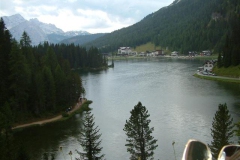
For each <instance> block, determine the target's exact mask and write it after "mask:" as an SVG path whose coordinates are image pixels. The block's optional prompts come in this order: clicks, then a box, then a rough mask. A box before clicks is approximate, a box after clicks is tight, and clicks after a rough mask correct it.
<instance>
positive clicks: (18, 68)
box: [8, 42, 30, 112]
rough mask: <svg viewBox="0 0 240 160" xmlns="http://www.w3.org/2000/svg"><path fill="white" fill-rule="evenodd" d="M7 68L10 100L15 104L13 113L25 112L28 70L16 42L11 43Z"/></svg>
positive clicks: (28, 79) (27, 95) (28, 78)
mask: <svg viewBox="0 0 240 160" xmlns="http://www.w3.org/2000/svg"><path fill="white" fill-rule="evenodd" d="M9 66H10V68H9V70H10V75H9V77H8V78H9V80H10V83H11V85H10V90H11V92H12V95H11V98H12V99H13V100H14V102H15V105H14V107H15V108H14V111H16V110H17V111H20V112H25V111H26V107H27V101H28V97H29V94H28V90H29V88H28V87H29V83H30V69H29V67H28V65H27V63H26V59H25V56H24V55H23V54H22V52H21V50H20V47H19V45H18V43H17V42H14V43H13V46H12V51H11V53H10V60H9Z"/></svg>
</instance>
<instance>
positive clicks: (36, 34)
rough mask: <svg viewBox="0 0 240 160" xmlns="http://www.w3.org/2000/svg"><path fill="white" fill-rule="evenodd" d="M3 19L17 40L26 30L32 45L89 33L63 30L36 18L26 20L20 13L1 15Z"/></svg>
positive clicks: (55, 41)
mask: <svg viewBox="0 0 240 160" xmlns="http://www.w3.org/2000/svg"><path fill="white" fill-rule="evenodd" d="M2 18H3V21H4V23H5V25H6V27H7V29H9V30H10V32H11V34H12V36H13V37H14V38H15V39H16V40H17V41H19V40H20V38H21V36H22V33H23V31H26V32H27V33H28V35H29V36H30V38H31V40H32V45H38V44H39V43H41V42H44V41H48V42H50V43H58V42H60V41H61V40H63V39H66V38H70V37H73V36H78V35H89V34H90V33H88V32H86V31H69V32H64V31H63V30H61V29H59V28H57V27H56V26H55V25H53V24H46V23H43V22H40V21H39V20H38V19H37V18H34V19H30V20H26V19H25V18H23V17H22V16H21V15H20V14H15V15H12V16H3V17H2Z"/></svg>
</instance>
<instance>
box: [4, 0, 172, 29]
mask: <svg viewBox="0 0 240 160" xmlns="http://www.w3.org/2000/svg"><path fill="white" fill-rule="evenodd" d="M173 1H174V0H0V16H11V15H13V14H16V13H19V14H21V15H22V16H23V17H24V18H25V19H27V20H29V19H31V18H38V20H39V21H41V22H44V23H51V24H55V25H56V26H57V27H58V28H61V29H62V30H63V31H72V30H83V31H88V32H90V33H108V32H112V31H114V30H117V29H121V28H123V27H127V26H130V25H132V24H134V23H136V22H138V21H140V20H141V19H143V18H144V17H145V16H147V15H148V14H151V13H153V12H155V11H157V10H159V9H160V8H162V7H165V6H168V5H170V4H171V3H172V2H173Z"/></svg>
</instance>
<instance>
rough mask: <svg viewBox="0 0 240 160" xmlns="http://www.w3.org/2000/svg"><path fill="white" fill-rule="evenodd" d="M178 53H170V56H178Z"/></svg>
mask: <svg viewBox="0 0 240 160" xmlns="http://www.w3.org/2000/svg"><path fill="white" fill-rule="evenodd" d="M178 54H179V53H178V52H177V51H173V52H172V53H171V56H178Z"/></svg>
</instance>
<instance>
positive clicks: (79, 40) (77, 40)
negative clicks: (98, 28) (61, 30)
mask: <svg viewBox="0 0 240 160" xmlns="http://www.w3.org/2000/svg"><path fill="white" fill-rule="evenodd" d="M104 35H105V33H97V34H89V35H79V36H74V37H71V38H67V39H64V40H62V41H60V42H59V43H64V44H71V43H73V44H75V45H78V44H79V45H82V44H85V43H88V42H90V41H93V40H95V39H97V38H99V37H102V36H104Z"/></svg>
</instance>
